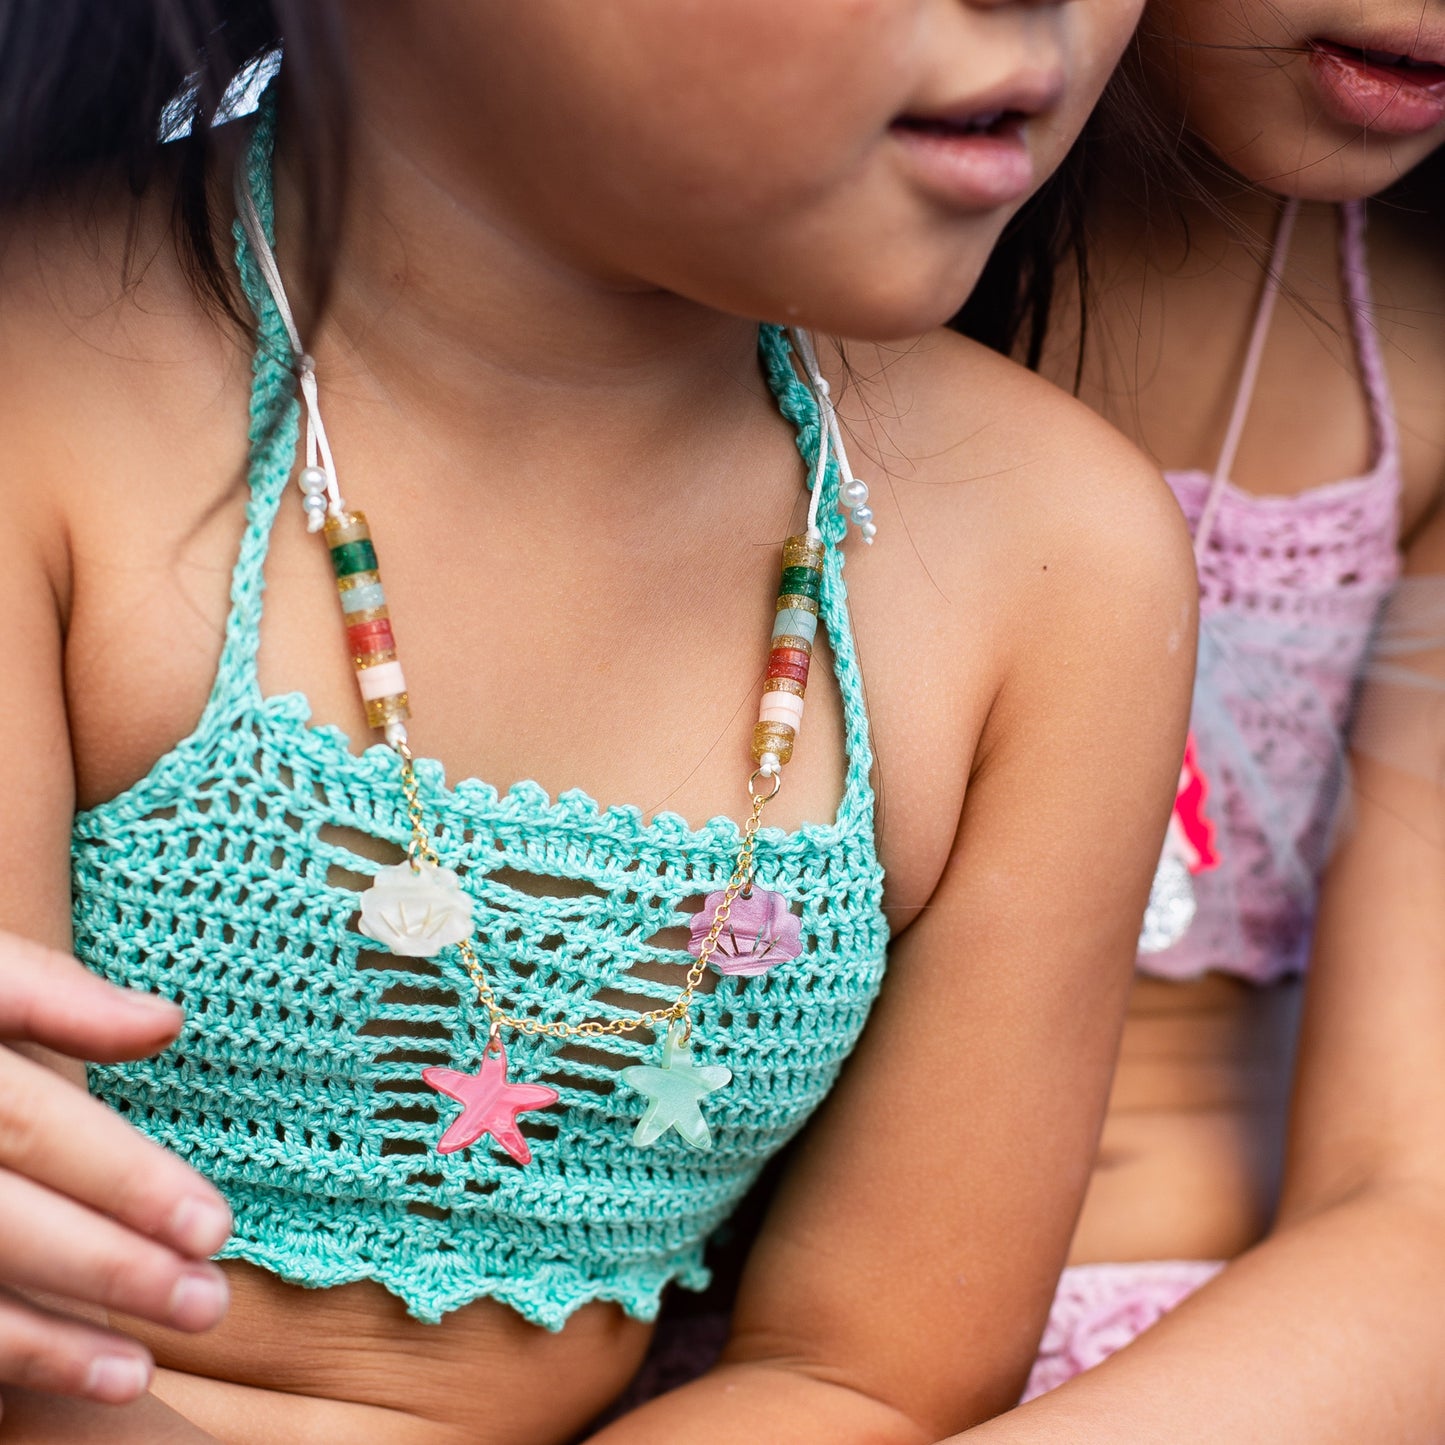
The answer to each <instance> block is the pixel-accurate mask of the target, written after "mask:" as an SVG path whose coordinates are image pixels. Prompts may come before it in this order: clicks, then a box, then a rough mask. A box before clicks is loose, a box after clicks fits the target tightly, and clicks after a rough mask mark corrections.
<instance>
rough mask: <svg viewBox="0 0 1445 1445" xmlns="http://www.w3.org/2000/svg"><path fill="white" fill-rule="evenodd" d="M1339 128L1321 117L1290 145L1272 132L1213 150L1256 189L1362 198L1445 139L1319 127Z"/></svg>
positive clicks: (1305, 197)
mask: <svg viewBox="0 0 1445 1445" xmlns="http://www.w3.org/2000/svg"><path fill="white" fill-rule="evenodd" d="M1339 129H1340V128H1339V127H1338V126H1336V125H1335V124H1334V123H1332V122H1324V121H1322V122H1321V123H1320V126H1319V127H1318V128H1315V129H1312V130H1311V131H1310V132H1309V133H1308V134H1307V135H1305V136H1302V137H1301V138H1300V143H1299V144H1298V145H1296V146H1294V147H1293V148H1291V147H1289V146H1284V145H1280V144H1279V143H1278V138H1277V137H1276V139H1275V141H1274V143H1272V144H1270V145H1269V146H1268V147H1267V148H1265V149H1263V150H1260V149H1257V148H1255V147H1248V148H1246V149H1245V150H1243V151H1241V152H1239V153H1237V154H1235V155H1233V156H1230V155H1229V154H1228V153H1227V152H1223V151H1215V154H1217V155H1219V156H1220V157H1221V159H1223V160H1224V161H1225V164H1227V165H1228V166H1229V168H1230V169H1231V170H1232V171H1234V172H1235V174H1237V175H1238V176H1240V177H1241V178H1242V179H1243V180H1245V181H1246V182H1248V183H1249V184H1250V185H1251V186H1254V187H1256V188H1258V189H1259V190H1262V191H1269V192H1271V193H1272V194H1274V195H1277V196H1283V197H1291V196H1292V197H1295V198H1297V199H1299V200H1301V201H1320V202H1332V203H1340V202H1343V201H1363V200H1367V199H1369V197H1371V196H1377V195H1379V194H1380V193H1381V192H1382V191H1387V190H1389V188H1390V187H1391V186H1393V185H1394V184H1395V183H1396V182H1397V181H1398V180H1400V179H1401V178H1402V177H1403V176H1405V175H1407V174H1408V173H1409V172H1410V171H1412V170H1413V169H1414V168H1415V167H1416V166H1418V165H1419V164H1420V163H1421V162H1422V161H1424V160H1426V159H1427V158H1428V157H1429V156H1430V155H1431V154H1433V153H1434V152H1435V151H1436V150H1438V149H1439V148H1440V146H1441V145H1442V144H1445V136H1437V137H1435V138H1434V139H1433V140H1432V139H1428V138H1414V139H1412V140H1410V141H1400V140H1395V141H1386V140H1384V139H1383V138H1381V137H1379V136H1373V135H1371V136H1364V135H1361V134H1359V133H1358V132H1355V133H1354V134H1349V133H1342V134H1340V135H1339V136H1338V137H1330V138H1329V139H1328V141H1326V140H1325V137H1324V135H1323V132H1324V131H1326V130H1329V131H1336V130H1339ZM1206 144H1207V142H1206ZM1210 149H1213V147H1210ZM1301 157H1303V159H1301Z"/></svg>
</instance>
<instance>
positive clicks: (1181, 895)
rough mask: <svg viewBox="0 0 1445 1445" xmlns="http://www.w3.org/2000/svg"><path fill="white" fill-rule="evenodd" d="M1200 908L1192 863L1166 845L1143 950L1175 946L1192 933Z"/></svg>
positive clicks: (1143, 933)
mask: <svg viewBox="0 0 1445 1445" xmlns="http://www.w3.org/2000/svg"><path fill="white" fill-rule="evenodd" d="M1198 908H1199V905H1198V903H1197V901H1196V900H1195V897H1194V879H1193V877H1192V876H1191V875H1190V872H1189V866H1188V864H1186V863H1185V862H1184V860H1183V859H1182V858H1179V857H1178V856H1177V855H1175V854H1174V853H1172V852H1170V851H1169V850H1168V849H1167V848H1166V849H1165V851H1164V856H1163V857H1162V858H1161V859H1160V860H1159V867H1158V869H1157V871H1156V872H1155V874H1154V886H1153V887H1152V888H1151V889H1150V890H1149V906H1148V907H1147V908H1146V909H1145V910H1144V926H1143V929H1142V930H1141V932H1140V934H1139V952H1140V953H1163V952H1164V950H1165V949H1166V948H1173V946H1174V945H1175V944H1176V943H1178V942H1179V940H1180V939H1181V938H1183V937H1184V935H1185V934H1186V933H1188V932H1189V926H1190V924H1192V923H1193V922H1194V915H1195V913H1196V912H1197V911H1198Z"/></svg>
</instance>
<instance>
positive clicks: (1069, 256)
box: [950, 45, 1222, 388]
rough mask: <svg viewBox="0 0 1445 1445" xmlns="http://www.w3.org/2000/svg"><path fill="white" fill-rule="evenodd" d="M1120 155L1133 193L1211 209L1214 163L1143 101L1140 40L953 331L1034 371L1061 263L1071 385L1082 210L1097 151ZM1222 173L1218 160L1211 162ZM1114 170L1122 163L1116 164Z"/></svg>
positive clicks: (1079, 370) (1006, 238)
mask: <svg viewBox="0 0 1445 1445" xmlns="http://www.w3.org/2000/svg"><path fill="white" fill-rule="evenodd" d="M1104 153H1107V154H1109V155H1110V156H1111V157H1116V158H1117V157H1122V158H1123V168H1124V169H1125V170H1127V172H1128V173H1129V174H1130V175H1131V177H1132V178H1133V182H1134V186H1133V188H1134V190H1135V191H1136V192H1137V194H1139V195H1141V196H1143V197H1144V198H1145V203H1146V204H1147V205H1149V206H1150V207H1154V206H1156V205H1157V207H1158V208H1159V210H1160V212H1161V213H1162V212H1163V211H1165V210H1174V211H1176V212H1178V213H1179V214H1180V215H1181V217H1182V207H1181V202H1182V201H1183V200H1185V199H1186V198H1187V199H1189V200H1190V201H1193V202H1197V203H1199V204H1202V205H1204V206H1206V207H1210V208H1214V209H1218V208H1219V203H1218V202H1217V201H1216V200H1215V199H1214V197H1213V196H1212V195H1211V193H1210V192H1209V191H1208V189H1207V188H1206V187H1205V186H1204V185H1203V184H1201V182H1200V179H1199V176H1200V174H1201V170H1200V167H1207V166H1209V165H1210V164H1211V161H1210V158H1209V157H1207V156H1206V155H1204V154H1203V153H1202V152H1201V153H1200V154H1199V155H1195V154H1193V152H1192V151H1191V149H1190V145H1189V141H1188V138H1187V137H1185V136H1182V135H1180V134H1178V133H1177V132H1175V131H1173V130H1170V129H1169V128H1168V127H1167V126H1166V125H1165V123H1164V122H1163V120H1161V119H1160V117H1159V116H1158V115H1157V114H1156V113H1155V111H1154V109H1153V108H1152V107H1151V106H1150V105H1149V103H1148V101H1147V99H1146V96H1145V81H1144V75H1143V70H1142V68H1141V62H1140V61H1139V58H1138V51H1137V45H1135V46H1132V47H1131V49H1130V51H1129V52H1128V53H1127V54H1126V56H1125V59H1124V61H1123V63H1122V64H1120V66H1119V67H1118V69H1117V70H1115V72H1114V74H1113V75H1112V76H1111V77H1110V79H1109V83H1108V85H1107V86H1106V87H1105V88H1104V94H1103V96H1102V97H1101V98H1100V101H1099V104H1098V106H1097V107H1096V108H1095V110H1094V113H1093V115H1091V116H1090V117H1089V120H1088V123H1087V124H1086V125H1085V127H1084V129H1083V132H1082V133H1081V134H1080V136H1079V138H1078V140H1076V141H1075V142H1074V145H1073V147H1072V148H1071V149H1070V151H1069V154H1068V156H1067V157H1066V158H1065V160H1064V163H1063V164H1062V165H1061V166H1060V167H1059V169H1058V170H1057V171H1055V172H1054V174H1053V175H1052V176H1051V177H1050V178H1049V179H1048V181H1047V182H1046V183H1045V184H1044V185H1043V186H1042V187H1041V188H1040V189H1039V191H1038V192H1037V194H1036V195H1035V196H1034V197H1033V198H1032V199H1031V200H1030V201H1029V203H1028V204H1027V205H1025V206H1023V207H1021V208H1020V210H1019V212H1018V214H1017V215H1016V216H1015V217H1014V218H1013V221H1012V222H1011V223H1010V225H1009V226H1008V228H1007V230H1005V232H1004V234H1003V237H1002V238H1001V240H1000V241H999V244H998V246H997V248H996V249H995V250H994V253H993V255H992V256H991V257H990V258H989V262H988V265H987V266H986V267H985V269H984V272H983V276H982V277H981V278H980V280H979V284H978V286H977V287H976V288H975V289H974V292H973V295H972V296H970V297H969V299H968V301H967V302H966V303H965V304H964V306H963V308H962V310H960V311H959V313H958V315H957V316H955V317H954V318H953V320H952V322H950V325H951V326H952V327H953V329H954V330H955V331H959V332H962V333H963V335H965V336H970V337H972V338H973V339H974V340H975V341H980V342H982V343H983V344H984V345H985V346H990V347H992V348H993V349H994V350H995V351H1001V352H1003V353H1004V354H1005V355H1009V356H1014V357H1016V358H1017V359H1018V360H1020V361H1022V362H1023V363H1024V364H1025V365H1026V366H1028V367H1030V368H1031V369H1035V370H1036V369H1037V368H1038V365H1039V362H1040V361H1041V360H1042V357H1043V349H1044V342H1045V339H1046V337H1047V335H1048V331H1049V325H1050V322H1051V320H1052V319H1053V309H1054V300H1055V296H1056V291H1057V283H1058V280H1059V278H1060V277H1061V276H1063V275H1064V274H1065V268H1071V269H1072V270H1073V273H1074V279H1075V283H1076V290H1077V297H1078V339H1077V346H1078V349H1077V352H1076V355H1075V358H1074V385H1075V388H1077V387H1078V384H1079V382H1080V380H1081V379H1082V376H1083V369H1084V348H1085V343H1086V341H1087V339H1088V320H1089V254H1088V229H1087V220H1088V212H1089V210H1090V209H1091V207H1092V205H1093V203H1094V200H1095V198H1096V196H1097V193H1098V189H1099V186H1100V184H1101V170H1100V166H1099V164H1098V162H1099V159H1100V157H1101V155H1102V154H1104ZM1212 164H1213V165H1214V166H1215V168H1216V169H1222V167H1220V166H1219V164H1218V162H1212ZM1114 165H1115V168H1116V169H1118V167H1119V161H1118V160H1117V159H1116V160H1115V161H1114Z"/></svg>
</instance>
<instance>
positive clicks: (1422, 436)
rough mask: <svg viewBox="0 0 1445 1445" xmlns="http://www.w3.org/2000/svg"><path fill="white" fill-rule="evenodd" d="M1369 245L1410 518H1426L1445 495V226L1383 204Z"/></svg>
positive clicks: (1375, 211) (1373, 217)
mask: <svg viewBox="0 0 1445 1445" xmlns="http://www.w3.org/2000/svg"><path fill="white" fill-rule="evenodd" d="M1368 241H1369V268H1370V279H1371V283H1372V291H1373V294H1374V302H1375V322H1376V325H1377V327H1378V329H1379V334H1380V340H1381V344H1382V349H1383V352H1384V357H1385V366H1386V370H1387V372H1388V374H1389V378H1390V388H1391V393H1392V396H1393V400H1394V405H1395V410H1396V412H1397V414H1398V416H1399V422H1400V451H1401V457H1402V460H1403V466H1404V473H1405V484H1406V493H1407V497H1408V498H1409V499H1410V500H1411V501H1412V503H1413V507H1410V508H1407V512H1411V511H1413V512H1414V513H1416V514H1418V513H1420V512H1422V511H1425V510H1428V509H1429V507H1430V506H1431V505H1433V503H1434V502H1437V501H1438V500H1439V499H1440V498H1441V496H1442V494H1445V407H1442V406H1441V405H1440V398H1441V396H1442V395H1445V259H1442V258H1445V250H1442V242H1445V224H1442V222H1441V219H1440V218H1439V217H1433V216H1424V215H1422V214H1420V213H1419V212H1418V211H1416V210H1413V209H1411V210H1407V209H1405V208H1404V207H1403V206H1390V205H1384V204H1380V205H1377V206H1374V207H1372V209H1371V211H1370V224H1369V232H1368ZM1410 520H1411V517H1410V516H1408V515H1407V518H1406V521H1407V523H1408V522H1409V521H1410Z"/></svg>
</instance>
